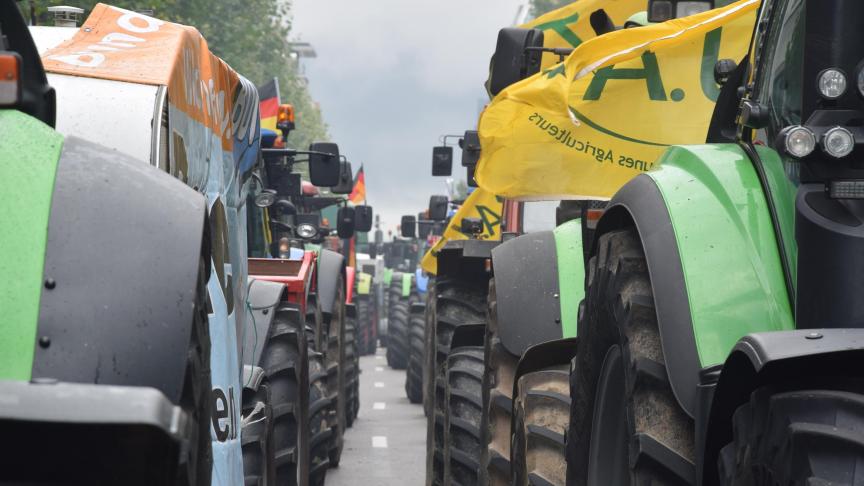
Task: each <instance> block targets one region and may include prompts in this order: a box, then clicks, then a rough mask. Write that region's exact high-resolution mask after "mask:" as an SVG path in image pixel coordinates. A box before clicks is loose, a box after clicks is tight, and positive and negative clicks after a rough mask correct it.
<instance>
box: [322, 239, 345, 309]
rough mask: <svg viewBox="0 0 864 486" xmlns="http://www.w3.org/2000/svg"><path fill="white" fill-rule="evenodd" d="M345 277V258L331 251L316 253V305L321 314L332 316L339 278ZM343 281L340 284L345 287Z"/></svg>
mask: <svg viewBox="0 0 864 486" xmlns="http://www.w3.org/2000/svg"><path fill="white" fill-rule="evenodd" d="M344 275H345V258H344V257H343V256H342V255H340V254H339V253H336V252H335V251H332V250H323V249H322V250H321V252H320V253H318V299H319V300H318V303H319V305H320V306H321V312H322V313H324V314H332V313H333V309H334V308H335V306H336V303H335V302H334V300H335V299H336V286H337V285H338V283H339V276H343V277H344ZM345 283H346V282H345V280H344V279H343V280H342V284H343V285H345Z"/></svg>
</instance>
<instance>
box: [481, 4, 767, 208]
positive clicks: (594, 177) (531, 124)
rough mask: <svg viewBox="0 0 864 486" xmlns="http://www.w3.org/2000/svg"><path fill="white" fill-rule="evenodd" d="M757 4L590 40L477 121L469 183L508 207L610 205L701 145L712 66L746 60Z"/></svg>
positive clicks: (714, 92) (714, 91) (509, 92)
mask: <svg viewBox="0 0 864 486" xmlns="http://www.w3.org/2000/svg"><path fill="white" fill-rule="evenodd" d="M758 7H759V0H740V1H738V2H736V3H733V4H731V5H728V6H727V7H724V8H720V9H715V10H711V11H708V12H704V13H701V14H698V15H693V16H691V17H686V18H681V19H675V20H670V21H668V22H665V23H662V24H655V25H650V26H647V27H639V28H635V29H627V30H619V31H616V32H612V33H610V34H607V35H604V36H602V37H596V38H594V39H591V40H588V41H586V42H584V43H582V44H580V46H579V47H577V48H576V50H574V51H573V53H572V54H571V55H570V56H569V57H568V58H567V60H566V61H565V62H563V63H559V64H556V65H554V66H551V67H549V68H547V69H544V70H542V71H541V72H540V73H538V74H536V75H534V76H532V77H530V78H528V79H525V80H523V81H520V82H518V83H516V84H514V85H512V86H510V87H508V88H507V89H505V90H504V91H502V92H501V93H499V94H498V96H497V97H495V99H494V100H493V101H492V103H491V104H490V105H489V106H488V107H487V108H486V110H485V111H484V112H483V114H482V115H481V117H480V123H479V132H480V145H481V147H482V151H481V156H480V161H479V163H478V166H477V169H476V173H475V177H476V179H477V183H478V184H479V185H480V187H482V188H483V189H485V190H486V191H489V192H492V193H495V194H498V195H500V196H503V197H506V198H508V199H523V200H530V199H554V198H570V199H580V198H590V199H605V198H609V197H611V196H612V195H613V194H614V193H615V192H616V191H617V190H618V189H619V188H620V187H621V186H622V185H624V184H625V183H626V182H627V181H629V180H630V179H632V178H633V177H635V176H636V175H638V174H640V173H642V172H645V171H648V170H650V169H652V168H653V167H654V162H655V161H656V160H657V157H658V156H659V155H660V154H661V153H662V152H663V151H664V150H665V149H666V147H668V146H669V145H678V144H697V143H704V142H705V137H706V134H707V131H708V125H709V123H710V121H711V114H712V112H713V110H714V102H715V100H716V99H717V96H718V94H719V91H720V89H719V86H718V85H717V84H716V83H715V82H714V74H713V73H714V65H715V64H716V62H717V60H719V59H724V58H728V59H734V60H736V61H740V60H742V59H743V58H744V57H745V55H746V54H747V51H748V47H749V44H750V39H751V36H752V32H753V26H754V24H755V21H756V11H757V9H758Z"/></svg>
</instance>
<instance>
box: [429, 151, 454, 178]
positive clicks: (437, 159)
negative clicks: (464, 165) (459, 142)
mask: <svg viewBox="0 0 864 486" xmlns="http://www.w3.org/2000/svg"><path fill="white" fill-rule="evenodd" d="M452 172H453V147H445V146H441V147H432V175H433V176H449V175H450V174H451V173H452Z"/></svg>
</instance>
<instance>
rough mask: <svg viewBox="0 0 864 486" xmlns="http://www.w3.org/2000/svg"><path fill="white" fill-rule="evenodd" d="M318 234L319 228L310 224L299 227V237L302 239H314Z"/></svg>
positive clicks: (299, 225)
mask: <svg viewBox="0 0 864 486" xmlns="http://www.w3.org/2000/svg"><path fill="white" fill-rule="evenodd" d="M317 234H318V228H316V227H314V226H312V225H311V224H309V223H303V224H298V225H297V236H299V237H300V238H305V239H309V238H313V237H314V236H315V235H317Z"/></svg>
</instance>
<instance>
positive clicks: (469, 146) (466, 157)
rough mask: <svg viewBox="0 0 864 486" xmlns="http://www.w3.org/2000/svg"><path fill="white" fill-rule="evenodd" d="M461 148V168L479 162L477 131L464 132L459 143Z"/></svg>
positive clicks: (478, 136)
mask: <svg viewBox="0 0 864 486" xmlns="http://www.w3.org/2000/svg"><path fill="white" fill-rule="evenodd" d="M460 146H461V147H462V167H470V166H472V165H477V162H479V161H480V134H479V133H478V132H477V130H465V135H463V136H462V141H461V142H460Z"/></svg>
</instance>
